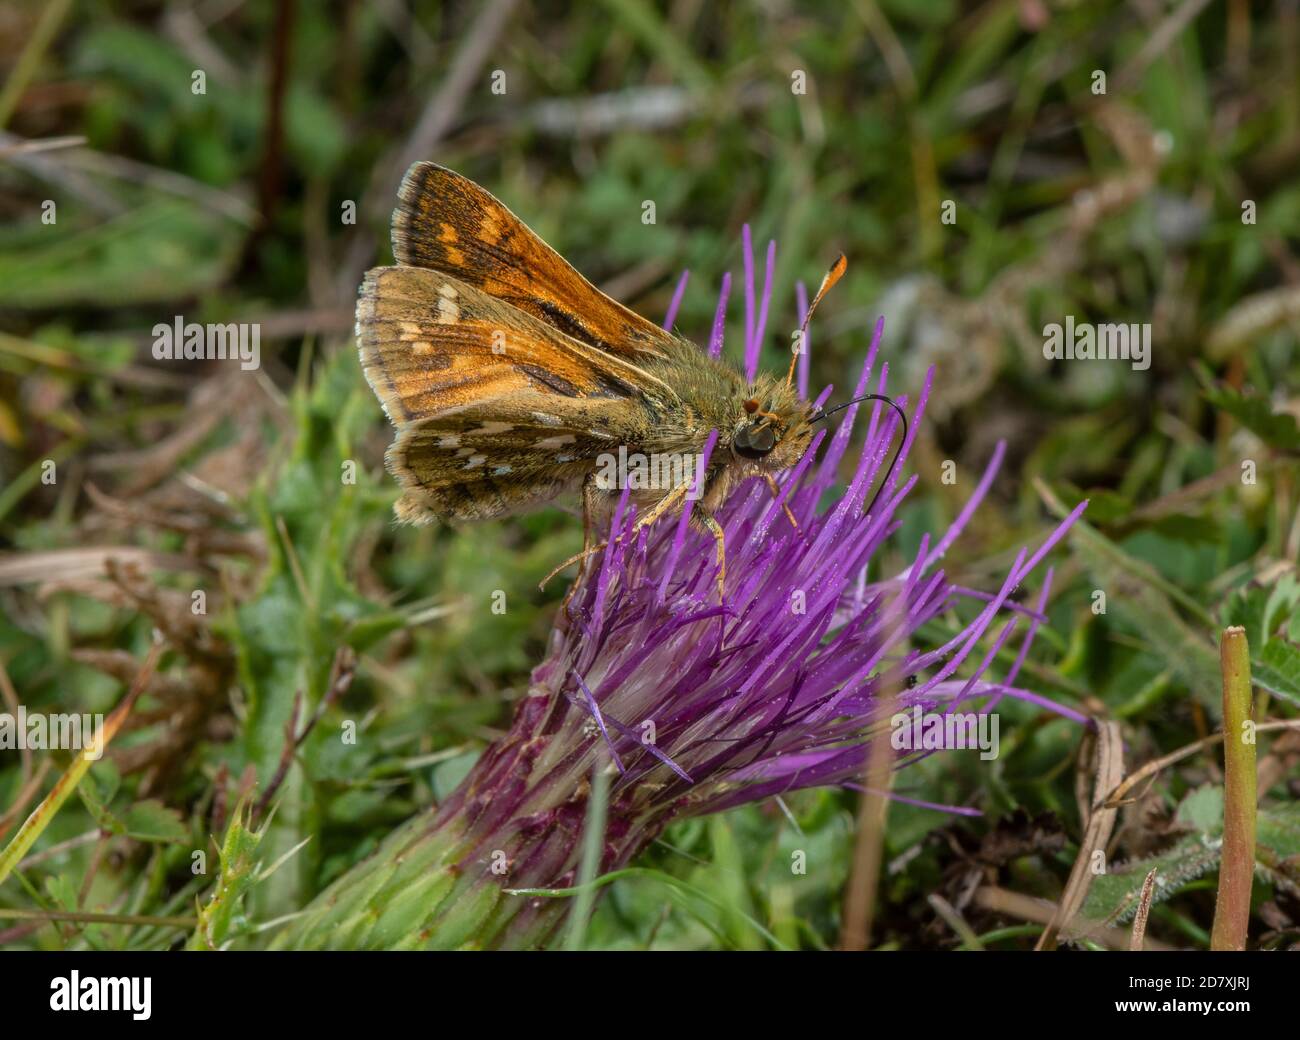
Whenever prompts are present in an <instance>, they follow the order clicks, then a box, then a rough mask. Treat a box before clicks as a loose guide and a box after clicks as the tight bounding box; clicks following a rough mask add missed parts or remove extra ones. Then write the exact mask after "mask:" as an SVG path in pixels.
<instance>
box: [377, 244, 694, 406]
mask: <svg viewBox="0 0 1300 1040" xmlns="http://www.w3.org/2000/svg"><path fill="white" fill-rule="evenodd" d="M357 341H358V343H359V345H360V349H361V364H362V367H363V368H364V370H365V373H366V378H367V379H368V380H369V381H370V385H371V386H372V387H373V388H374V390H375V393H376V394H377V395H378V397H379V399H380V401H381V402H382V403H383V405H384V409H385V411H387V413H388V415H389V418H391V419H392V420H393V422H395V423H397V424H399V425H400V424H402V423H406V422H411V421H414V420H418V419H422V418H426V417H428V416H431V415H434V414H437V413H441V412H445V411H447V410H449V409H454V408H459V407H464V406H466V405H469V404H483V403H485V402H490V401H492V400H496V399H501V398H505V397H507V396H508V395H510V394H512V393H518V392H521V391H528V390H532V391H537V392H540V393H551V394H556V395H558V396H561V397H571V398H618V397H637V396H640V395H641V394H642V392H643V390H645V389H647V388H648V392H650V393H651V394H662V395H666V396H671V394H672V391H671V390H670V389H669V388H668V387H667V386H666V385H664V384H662V383H659V382H658V380H655V379H654V378H653V377H651V376H650V375H648V374H647V373H644V372H642V371H640V370H639V369H637V368H636V367H635V366H632V365H630V364H629V363H627V362H625V361H622V360H620V359H618V358H615V357H610V356H608V355H604V354H602V353H601V352H600V351H597V350H595V349H593V348H591V347H588V346H585V345H584V344H581V343H578V342H576V341H574V340H572V339H570V338H569V337H567V336H565V335H564V334H563V333H561V332H559V331H557V330H556V329H554V328H552V327H551V326H549V325H547V324H545V323H544V322H542V321H539V320H538V319H536V318H533V317H532V316H530V315H528V314H525V313H523V312H522V311H520V310H518V309H517V308H515V307H512V306H510V305H509V304H506V303H503V302H501V301H500V300H496V299H493V298H492V297H491V296H488V295H487V294H486V293H483V292H481V291H480V290H478V289H476V288H474V287H473V286H471V285H467V284H466V283H464V282H462V281H460V280H459V279H457V278H453V277H450V276H448V275H445V274H442V273H440V272H435V271H428V270H424V269H421V268H415V267H380V268H375V269H374V270H372V271H370V272H368V273H367V275H366V279H365V282H364V283H363V285H362V287H361V297H360V300H359V302H358V304H357Z"/></svg>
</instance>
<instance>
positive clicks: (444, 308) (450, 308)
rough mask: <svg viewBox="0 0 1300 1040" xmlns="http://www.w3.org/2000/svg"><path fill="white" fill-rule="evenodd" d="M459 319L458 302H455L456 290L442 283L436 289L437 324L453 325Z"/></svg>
mask: <svg viewBox="0 0 1300 1040" xmlns="http://www.w3.org/2000/svg"><path fill="white" fill-rule="evenodd" d="M458 321H460V304H458V303H457V302H456V290H455V289H453V288H452V287H451V286H450V285H443V286H442V287H441V288H440V289H439V290H438V324H439V325H455V324H456V322H458Z"/></svg>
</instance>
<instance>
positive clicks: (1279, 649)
mask: <svg viewBox="0 0 1300 1040" xmlns="http://www.w3.org/2000/svg"><path fill="white" fill-rule="evenodd" d="M1250 670H1251V675H1252V676H1253V678H1254V680H1255V682H1256V683H1257V684H1258V685H1260V686H1262V687H1264V689H1266V690H1268V692H1269V693H1273V694H1276V695H1277V696H1279V697H1285V698H1286V699H1287V700H1289V701H1291V702H1292V703H1294V704H1300V647H1298V646H1296V645H1295V644H1294V643H1292V642H1289V641H1288V640H1286V639H1282V638H1281V637H1280V636H1274V637H1273V638H1272V639H1270V640H1269V641H1268V642H1267V643H1265V644H1264V649H1263V650H1262V651H1260V653H1259V654H1257V655H1255V654H1252V655H1251V662H1250Z"/></svg>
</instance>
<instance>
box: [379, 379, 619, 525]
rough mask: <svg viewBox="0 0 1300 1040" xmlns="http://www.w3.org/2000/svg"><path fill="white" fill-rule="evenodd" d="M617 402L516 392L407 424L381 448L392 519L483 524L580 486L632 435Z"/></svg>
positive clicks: (533, 392)
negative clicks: (392, 480) (399, 491)
mask: <svg viewBox="0 0 1300 1040" xmlns="http://www.w3.org/2000/svg"><path fill="white" fill-rule="evenodd" d="M629 421H630V417H629V413H628V411H627V406H626V404H624V403H622V402H616V401H598V400H575V399H567V398H560V397H557V396H555V395H551V394H540V393H537V392H535V391H521V392H518V393H515V394H512V395H509V396H508V397H506V398H503V399H498V400H496V401H492V402H488V403H484V404H479V405H474V406H471V407H468V408H463V409H457V410H454V411H451V412H448V413H446V414H443V415H436V416H432V417H430V418H427V419H422V420H420V421H419V422H414V423H410V424H408V425H406V426H404V427H402V429H401V430H400V431H399V433H398V436H397V439H396V440H395V441H394V442H393V444H392V447H390V448H389V449H388V455H387V462H388V468H389V471H390V472H391V473H392V474H393V475H394V476H395V477H396V478H397V480H398V482H399V483H400V484H401V485H402V487H403V488H404V489H405V494H404V495H403V496H402V498H401V500H400V501H399V502H398V503H397V515H398V517H399V518H400V519H402V520H406V521H408V522H412V523H424V522H427V521H429V520H432V519H435V518H438V519H445V520H484V519H488V518H491V517H498V516H506V515H509V514H511V513H517V512H524V511H527V510H529V509H532V508H535V507H536V506H538V505H541V504H542V503H545V502H548V501H550V500H551V499H553V498H555V497H556V496H557V495H559V494H561V493H562V492H565V491H568V490H572V489H573V488H575V487H577V486H578V485H580V484H581V482H582V480H583V478H584V477H585V476H586V475H587V474H588V473H590V472H591V470H592V467H593V465H594V463H595V460H596V459H597V457H598V456H599V455H600V454H601V453H602V452H609V451H613V450H616V449H615V448H614V447H613V446H614V445H617V444H618V443H620V441H622V442H626V441H627V440H629V439H632V438H634V437H635V436H636V435H637V430H636V429H635V428H633V427H632V426H629Z"/></svg>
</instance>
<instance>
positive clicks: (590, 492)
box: [542, 476, 596, 613]
mask: <svg viewBox="0 0 1300 1040" xmlns="http://www.w3.org/2000/svg"><path fill="white" fill-rule="evenodd" d="M595 493H596V481H595V478H594V477H593V476H588V477H587V479H586V480H584V481H583V483H582V552H581V553H580V554H579V556H578V558H579V559H581V560H583V561H584V563H585V561H586V559H587V557H588V556H589V555H590V550H591V513H592V509H593V504H594V502H593V500H594V496H595ZM563 566H564V567H567V566H568V563H567V562H566V563H565V564H564V565H563ZM561 569H562V568H561ZM555 573H556V572H555V571H552V572H551V573H550V574H548V575H547V576H546V579H545V581H543V582H542V584H543V585H545V584H546V582H548V581H550V580H551V578H553V577H554V576H555ZM581 576H582V575H581V573H579V575H578V577H579V578H580V577H581ZM578 584H579V582H578V578H574V579H573V583H572V584H571V585H570V586H569V591H568V592H566V593H565V594H564V600H563V601H562V602H561V603H560V609H561V610H563V611H565V613H568V610H569V601H570V600H571V599H573V594H574V593H575V592H577V591H578Z"/></svg>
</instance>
